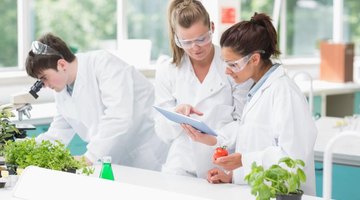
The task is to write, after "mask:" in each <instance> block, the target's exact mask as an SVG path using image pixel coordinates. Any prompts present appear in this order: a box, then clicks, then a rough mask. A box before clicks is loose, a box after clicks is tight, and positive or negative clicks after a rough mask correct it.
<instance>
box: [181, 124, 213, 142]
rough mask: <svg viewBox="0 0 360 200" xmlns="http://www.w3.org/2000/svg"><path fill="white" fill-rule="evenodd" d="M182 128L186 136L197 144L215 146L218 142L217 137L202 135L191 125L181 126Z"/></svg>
mask: <svg viewBox="0 0 360 200" xmlns="http://www.w3.org/2000/svg"><path fill="white" fill-rule="evenodd" d="M181 126H182V127H183V129H184V130H185V133H186V135H188V136H189V137H190V138H191V139H192V140H193V141H195V142H200V143H203V144H206V145H209V146H214V145H215V144H216V142H217V139H216V137H214V136H212V135H208V134H204V133H201V132H200V131H198V130H196V129H194V128H193V127H192V126H190V125H187V124H181Z"/></svg>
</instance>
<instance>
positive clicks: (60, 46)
mask: <svg viewBox="0 0 360 200" xmlns="http://www.w3.org/2000/svg"><path fill="white" fill-rule="evenodd" d="M38 41H39V42H41V43H43V44H46V45H48V46H49V47H50V48H52V49H53V50H55V51H57V52H58V53H59V54H60V55H56V54H51V55H41V54H40V55H39V54H35V53H34V52H32V51H31V50H30V51H29V54H28V56H27V58H26V62H25V68H26V72H27V74H28V75H29V76H31V77H34V78H38V75H39V74H41V72H42V71H44V70H46V69H55V70H56V71H57V61H58V60H59V59H61V58H63V59H65V60H66V61H67V62H72V61H74V60H75V55H74V54H73V53H72V52H71V50H70V48H69V47H68V46H67V45H66V43H65V42H64V41H63V40H62V39H61V38H59V37H57V36H55V35H53V34H51V33H47V34H45V35H43V36H42V37H40V38H39V39H38Z"/></svg>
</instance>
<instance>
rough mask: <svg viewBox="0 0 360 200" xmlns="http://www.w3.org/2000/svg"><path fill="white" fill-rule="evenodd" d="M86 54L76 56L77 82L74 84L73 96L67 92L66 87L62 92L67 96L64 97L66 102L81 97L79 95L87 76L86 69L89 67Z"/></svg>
mask: <svg viewBox="0 0 360 200" xmlns="http://www.w3.org/2000/svg"><path fill="white" fill-rule="evenodd" d="M83 56H84V54H76V59H77V65H78V66H77V67H78V68H77V73H76V78H75V82H74V87H73V91H72V95H70V94H69V93H68V92H67V91H66V87H65V88H64V90H63V91H61V92H65V93H66V94H67V95H62V96H63V98H64V99H63V100H64V101H68V100H70V99H76V98H77V97H78V96H79V95H81V94H79V93H81V92H80V91H81V89H82V88H83V86H84V84H85V81H84V78H85V77H84V76H85V74H86V71H85V70H86V69H85V67H86V66H87V64H86V63H85V62H86V59H84V57H83Z"/></svg>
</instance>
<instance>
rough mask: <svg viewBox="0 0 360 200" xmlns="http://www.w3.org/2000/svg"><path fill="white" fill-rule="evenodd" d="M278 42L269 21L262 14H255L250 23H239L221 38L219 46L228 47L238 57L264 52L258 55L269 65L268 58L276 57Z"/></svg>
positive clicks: (278, 52) (267, 17)
mask: <svg viewBox="0 0 360 200" xmlns="http://www.w3.org/2000/svg"><path fill="white" fill-rule="evenodd" d="M277 45H278V41H277V33H276V30H275V28H274V26H273V24H272V23H271V19H270V17H269V16H268V15H266V14H264V13H259V14H258V13H255V14H254V15H253V17H251V20H250V21H241V22H239V23H237V24H235V25H233V26H231V27H230V28H229V29H227V30H226V31H225V32H224V33H223V34H222V36H221V39H220V46H221V47H229V48H231V49H232V50H233V51H234V52H236V53H237V54H239V55H242V56H246V55H248V54H250V53H252V52H254V51H257V50H264V51H265V53H263V54H260V55H261V59H263V60H264V62H265V63H271V60H270V57H271V56H273V57H275V58H276V57H278V56H279V55H280V51H279V50H278V46H277Z"/></svg>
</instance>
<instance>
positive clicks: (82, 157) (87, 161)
mask: <svg viewBox="0 0 360 200" xmlns="http://www.w3.org/2000/svg"><path fill="white" fill-rule="evenodd" d="M74 158H75V160H79V161H81V160H85V162H86V165H87V166H91V165H93V163H92V162H91V161H90V160H89V159H88V158H86V157H85V156H74Z"/></svg>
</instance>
